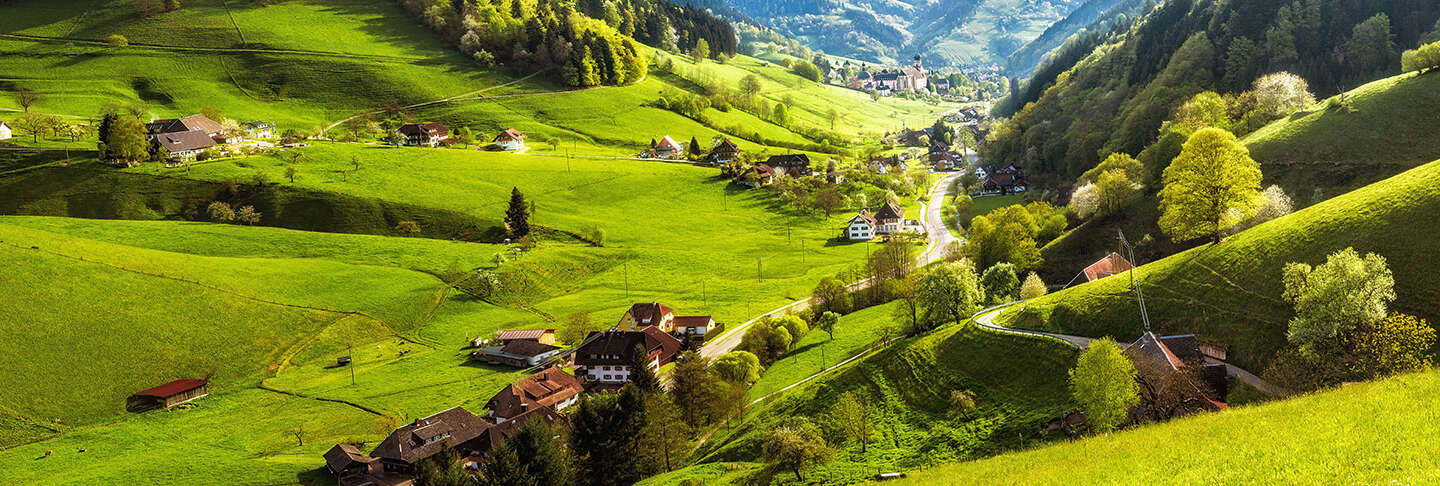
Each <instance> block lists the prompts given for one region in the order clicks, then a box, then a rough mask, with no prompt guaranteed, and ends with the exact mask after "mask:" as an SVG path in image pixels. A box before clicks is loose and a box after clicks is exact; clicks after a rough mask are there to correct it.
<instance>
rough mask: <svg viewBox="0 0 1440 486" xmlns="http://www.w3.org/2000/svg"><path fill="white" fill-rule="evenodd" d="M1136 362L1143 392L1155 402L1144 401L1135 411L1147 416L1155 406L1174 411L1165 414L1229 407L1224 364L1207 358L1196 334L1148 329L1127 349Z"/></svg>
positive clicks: (1127, 355)
mask: <svg viewBox="0 0 1440 486" xmlns="http://www.w3.org/2000/svg"><path fill="white" fill-rule="evenodd" d="M1125 356H1126V357H1128V358H1130V361H1131V362H1133V363H1134V364H1135V370H1136V372H1137V374H1138V379H1139V380H1140V384H1141V394H1142V396H1144V397H1147V398H1150V400H1148V401H1150V402H1152V403H1142V404H1141V406H1140V407H1139V408H1137V410H1135V411H1133V412H1132V413H1135V414H1139V415H1144V414H1147V413H1149V412H1152V411H1153V410H1150V408H1153V407H1166V408H1171V409H1172V410H1167V411H1166V412H1164V413H1162V414H1160V415H1161V416H1164V417H1170V416H1175V415H1181V414H1185V413H1190V412H1195V411H1202V410H1219V409H1224V408H1227V405H1226V404H1225V402H1224V399H1225V395H1226V393H1227V392H1228V391H1229V390H1228V382H1227V381H1226V366H1225V364H1224V363H1220V362H1215V361H1214V360H1213V359H1207V355H1206V353H1205V351H1204V348H1203V347H1202V346H1201V344H1200V342H1199V340H1198V339H1196V337H1195V335H1194V334H1180V335H1174V336H1164V337H1161V336H1157V335H1155V333H1153V332H1146V333H1145V334H1143V335H1141V336H1140V338H1139V339H1136V340H1135V342H1133V343H1131V344H1130V345H1129V346H1127V347H1126V348H1125ZM1154 402H1163V403H1154Z"/></svg>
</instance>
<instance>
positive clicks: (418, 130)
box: [400, 123, 450, 147]
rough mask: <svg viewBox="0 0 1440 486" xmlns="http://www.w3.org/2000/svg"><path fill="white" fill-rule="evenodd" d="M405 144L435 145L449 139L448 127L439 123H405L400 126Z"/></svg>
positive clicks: (414, 145)
mask: <svg viewBox="0 0 1440 486" xmlns="http://www.w3.org/2000/svg"><path fill="white" fill-rule="evenodd" d="M400 134H401V135H404V136H405V145H409V146H412V147H435V146H438V145H440V144H441V143H444V142H445V141H446V140H449V139H450V129H449V128H445V125H444V124H441V123H407V124H404V125H401V126H400Z"/></svg>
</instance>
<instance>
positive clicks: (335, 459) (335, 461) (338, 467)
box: [325, 444, 375, 473]
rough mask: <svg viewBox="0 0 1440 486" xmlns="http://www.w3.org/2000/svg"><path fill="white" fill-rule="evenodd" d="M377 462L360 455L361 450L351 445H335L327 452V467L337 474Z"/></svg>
mask: <svg viewBox="0 0 1440 486" xmlns="http://www.w3.org/2000/svg"><path fill="white" fill-rule="evenodd" d="M372 462H375V459H373V458H369V457H365V456H364V455H362V454H360V449H356V448H355V446H353V445H350V444H335V447H331V448H330V450H328V451H325V465H326V466H329V467H330V470H331V471H334V472H336V473H339V472H343V471H345V470H346V469H350V468H351V467H353V466H356V465H361V466H363V465H365V464H369V463H372Z"/></svg>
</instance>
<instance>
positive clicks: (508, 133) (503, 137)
mask: <svg viewBox="0 0 1440 486" xmlns="http://www.w3.org/2000/svg"><path fill="white" fill-rule="evenodd" d="M524 139H525V134H523V133H520V132H519V131H518V130H515V129H514V128H506V129H505V131H503V132H500V134H499V135H496V136H495V141H496V142H509V141H511V140H524Z"/></svg>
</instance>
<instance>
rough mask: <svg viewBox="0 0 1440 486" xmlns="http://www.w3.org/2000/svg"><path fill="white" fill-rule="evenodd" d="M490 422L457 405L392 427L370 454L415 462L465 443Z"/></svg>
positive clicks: (490, 425)
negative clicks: (391, 430) (402, 425)
mask: <svg viewBox="0 0 1440 486" xmlns="http://www.w3.org/2000/svg"><path fill="white" fill-rule="evenodd" d="M493 426H494V425H493V424H491V423H489V422H486V421H484V420H483V419H481V418H480V417H476V416H475V414H473V413H470V411H469V410H465V409H464V408H461V407H455V408H451V409H449V410H446V411H443V412H440V413H437V414H435V415H431V416H429V417H425V418H422V419H417V420H415V422H412V423H410V424H408V425H406V426H404V427H400V428H398V429H395V431H394V432H391V433H390V435H388V436H386V437H385V440H383V441H381V442H380V445H379V446H377V447H375V450H373V451H370V457H374V458H378V459H389V460H393V461H400V462H405V463H409V464H415V463H416V462H419V461H420V460H421V459H424V458H427V457H430V456H433V455H435V454H436V453H438V452H440V451H443V450H445V449H447V448H451V447H455V446H458V445H460V444H464V443H466V442H469V441H471V440H473V439H475V438H476V437H479V436H480V435H481V434H484V433H485V431H486V429H489V428H490V427H493Z"/></svg>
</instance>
